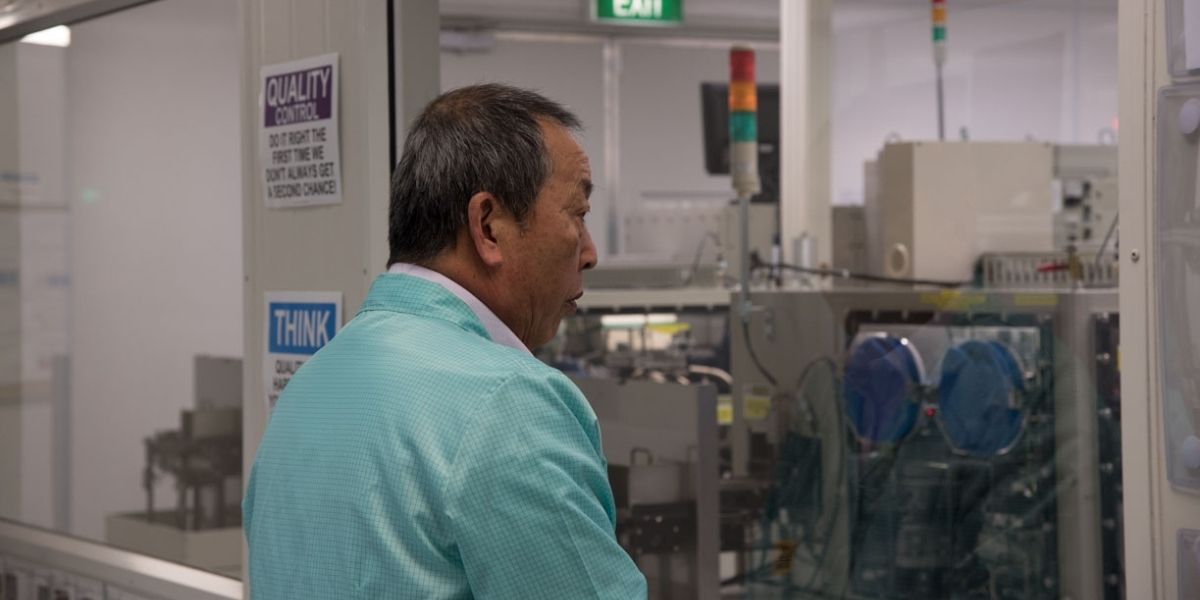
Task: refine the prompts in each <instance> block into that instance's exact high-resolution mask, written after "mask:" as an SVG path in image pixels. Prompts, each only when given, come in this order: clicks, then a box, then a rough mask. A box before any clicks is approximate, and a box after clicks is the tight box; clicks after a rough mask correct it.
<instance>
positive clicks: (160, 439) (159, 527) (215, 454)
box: [105, 356, 242, 576]
mask: <svg viewBox="0 0 1200 600" xmlns="http://www.w3.org/2000/svg"><path fill="white" fill-rule="evenodd" d="M194 365H195V378H194V379H195V405H194V406H193V407H192V408H190V409H185V410H183V411H181V412H180V426H179V429H174V430H167V431H159V432H156V433H154V434H153V435H151V436H149V437H147V438H146V439H145V448H146V462H145V466H144V467H143V471H142V488H143V490H144V491H145V494H146V507H145V510H144V511H139V512H132V513H122V514H115V515H110V516H109V517H108V518H107V519H106V521H105V526H106V530H107V533H106V539H107V541H108V542H109V543H110V544H112V545H114V546H117V547H120V548H127V549H130V550H136V551H139V552H143V553H145V554H149V555H151V556H156V557H161V558H167V559H170V560H174V561H177V562H181V563H184V564H188V565H192V566H196V567H201V568H206V569H210V570H214V571H217V572H221V573H226V574H229V575H233V576H237V575H239V574H240V573H241V560H240V556H241V552H240V548H241V538H242V534H241V524H242V516H241V497H242V361H241V360H240V359H236V358H224V357H214V356H197V357H196V359H195V363H194ZM167 478H169V481H170V482H171V483H173V486H172V487H173V488H174V492H175V493H174V500H175V502H174V504H173V507H171V508H167V509H163V508H161V507H160V506H159V504H158V503H157V499H158V497H159V496H158V494H157V492H158V491H159V488H160V487H161V486H160V484H159V482H160V481H163V480H164V479H167Z"/></svg>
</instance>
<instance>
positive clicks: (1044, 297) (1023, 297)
mask: <svg viewBox="0 0 1200 600" xmlns="http://www.w3.org/2000/svg"><path fill="white" fill-rule="evenodd" d="M1013 304H1016V305H1017V306H1058V296H1057V295H1055V294H1017V295H1015V296H1013Z"/></svg>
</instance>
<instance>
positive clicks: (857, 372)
mask: <svg viewBox="0 0 1200 600" xmlns="http://www.w3.org/2000/svg"><path fill="white" fill-rule="evenodd" d="M924 374H925V373H924V365H923V363H922V362H921V356H920V354H918V353H917V350H916V348H914V347H913V346H912V345H911V344H909V343H908V340H905V339H904V338H901V337H896V336H893V335H888V334H883V333H880V334H875V335H872V336H870V337H866V338H863V339H861V340H859V341H858V342H857V343H856V344H855V345H854V346H853V347H852V348H851V349H850V354H849V356H848V358H847V359H846V366H845V378H844V380H843V382H842V391H843V397H844V402H845V408H846V415H847V416H848V417H849V420H850V424H851V425H852V426H853V427H854V433H855V435H857V436H858V438H859V439H861V440H864V441H867V442H872V443H886V444H894V443H896V442H899V441H900V440H902V439H904V437H905V436H907V435H908V434H909V432H910V431H912V428H913V426H914V425H916V423H917V418H918V416H919V414H920V405H919V404H918V403H917V402H915V401H914V399H913V394H912V392H913V388H914V387H915V386H917V385H919V384H920V383H921V382H922V380H923V379H924Z"/></svg>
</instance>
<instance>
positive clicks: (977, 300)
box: [920, 290, 987, 310]
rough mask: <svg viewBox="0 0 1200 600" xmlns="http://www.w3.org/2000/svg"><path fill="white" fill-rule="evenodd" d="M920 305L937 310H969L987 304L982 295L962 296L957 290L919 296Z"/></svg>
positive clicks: (984, 296)
mask: <svg viewBox="0 0 1200 600" xmlns="http://www.w3.org/2000/svg"><path fill="white" fill-rule="evenodd" d="M920 301H921V304H925V305H929V306H933V307H936V308H937V309H938V310H970V309H971V308H974V307H976V306H979V305H980V304H984V303H986V302H987V296H986V295H984V294H964V293H963V292H960V291H958V290H942V291H940V292H937V293H936V294H934V293H929V294H921V296H920Z"/></svg>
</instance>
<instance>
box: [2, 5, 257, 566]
mask: <svg viewBox="0 0 1200 600" xmlns="http://www.w3.org/2000/svg"><path fill="white" fill-rule="evenodd" d="M238 14H239V9H238V4H237V3H236V2H234V1H232V0H220V1H217V2H209V1H202V0H161V1H159V2H153V3H149V4H145V5H142V6H139V7H137V8H133V9H128V10H124V11H121V12H117V13H112V14H109V15H106V16H103V17H99V18H96V19H92V20H89V21H85V22H80V23H75V24H70V25H69V27H63V28H58V29H56V30H52V31H48V32H43V33H44V35H39V36H37V37H36V38H34V37H31V38H27V39H26V40H24V41H21V42H13V43H8V44H4V45H3V46H0V82H2V83H0V232H2V233H0V481H3V484H2V485H0V517H3V518H6V519H10V520H15V521H19V522H22V523H26V524H31V525H37V526H40V527H44V528H50V529H54V530H56V531H60V532H64V533H69V534H72V535H75V536H79V537H83V538H87V539H89V540H94V541H100V542H105V543H108V544H112V545H115V546H120V547H124V548H127V549H131V550H135V551H139V552H143V553H146V554H150V555H154V556H157V557H161V558H167V559H170V560H174V561H180V562H185V563H189V564H192V565H194V566H199V567H203V568H206V569H212V570H217V571H221V572H224V573H228V574H234V575H238V574H240V569H241V567H240V558H239V557H240V556H241V541H240V535H241V533H240V516H239V510H238V505H239V503H240V496H241V483H240V475H241V458H240V454H241V416H240V411H241V365H240V356H241V349H242V314H241V313H242V252H241V248H242V226H241V220H242V219H241V214H242V208H241V206H242V203H241V196H242V188H241V168H242V165H241V152H240V146H241V144H240V139H241V136H240V124H239V123H240V95H239V89H240V72H241V67H240V56H239V51H238V48H239V47H240V42H239V40H238ZM201 533H203V534H205V535H207V536H208V539H209V540H210V541H212V540H216V543H217V546H219V547H217V546H214V547H210V548H203V547H202V546H203V544H197V542H196V540H197V539H198V535H199V534H201ZM222 536H223V537H222ZM217 538H221V539H219V540H217ZM222 544H223V546H222Z"/></svg>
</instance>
